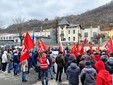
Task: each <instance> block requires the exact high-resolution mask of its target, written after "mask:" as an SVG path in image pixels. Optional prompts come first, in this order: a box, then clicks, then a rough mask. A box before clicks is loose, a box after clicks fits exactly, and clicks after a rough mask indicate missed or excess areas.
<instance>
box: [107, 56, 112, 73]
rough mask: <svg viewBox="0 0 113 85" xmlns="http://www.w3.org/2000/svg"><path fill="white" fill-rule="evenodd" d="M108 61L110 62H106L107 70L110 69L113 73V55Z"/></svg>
mask: <svg viewBox="0 0 113 85" xmlns="http://www.w3.org/2000/svg"><path fill="white" fill-rule="evenodd" d="M107 62H108V63H107V64H106V66H107V68H106V70H108V71H109V72H110V74H113V57H110V58H109V59H108V61H107Z"/></svg>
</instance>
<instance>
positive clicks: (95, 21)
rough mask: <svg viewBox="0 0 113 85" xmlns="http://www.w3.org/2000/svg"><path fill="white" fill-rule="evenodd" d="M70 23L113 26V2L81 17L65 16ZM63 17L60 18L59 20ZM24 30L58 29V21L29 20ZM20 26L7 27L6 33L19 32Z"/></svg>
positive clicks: (85, 25) (86, 25)
mask: <svg viewBox="0 0 113 85" xmlns="http://www.w3.org/2000/svg"><path fill="white" fill-rule="evenodd" d="M64 17H65V18H66V19H67V20H68V21H69V23H73V24H81V25H82V26H84V27H88V26H97V25H100V26H109V25H111V24H112V25H113V1H111V2H110V3H108V4H105V5H103V6H100V7H98V8H96V9H93V10H90V11H87V12H85V13H82V14H80V15H74V14H73V15H70V16H64ZM60 18H62V17H59V19H60ZM23 24H24V25H23V28H22V30H33V28H35V27H37V31H38V30H40V26H42V28H43V29H48V28H53V29H54V28H55V27H56V20H55V19H54V20H48V19H47V18H46V19H45V20H44V21H40V20H29V21H27V22H24V23H23ZM17 27H18V25H16V24H13V25H11V26H9V27H7V29H6V30H4V31H5V32H9V33H11V32H17Z"/></svg>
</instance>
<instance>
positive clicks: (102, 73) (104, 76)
mask: <svg viewBox="0 0 113 85" xmlns="http://www.w3.org/2000/svg"><path fill="white" fill-rule="evenodd" d="M95 67H96V69H97V71H98V74H97V75H96V85H112V76H111V75H110V74H109V72H108V71H107V70H105V66H104V63H103V62H102V61H98V62H97V63H96V64H95Z"/></svg>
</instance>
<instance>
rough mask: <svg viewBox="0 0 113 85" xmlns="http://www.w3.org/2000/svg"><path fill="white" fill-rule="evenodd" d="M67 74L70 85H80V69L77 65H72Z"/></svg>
mask: <svg viewBox="0 0 113 85" xmlns="http://www.w3.org/2000/svg"><path fill="white" fill-rule="evenodd" d="M67 73H68V80H69V83H70V85H79V73H80V68H79V67H78V66H77V64H76V63H71V65H70V66H69V67H68V69H67Z"/></svg>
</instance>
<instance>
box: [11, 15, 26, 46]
mask: <svg viewBox="0 0 113 85" xmlns="http://www.w3.org/2000/svg"><path fill="white" fill-rule="evenodd" d="M12 20H13V22H14V24H16V25H17V31H18V35H19V36H18V37H19V38H20V45H21V46H22V41H23V38H24V36H23V33H22V28H23V27H24V21H25V18H22V17H18V18H15V19H13V18H12Z"/></svg>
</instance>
